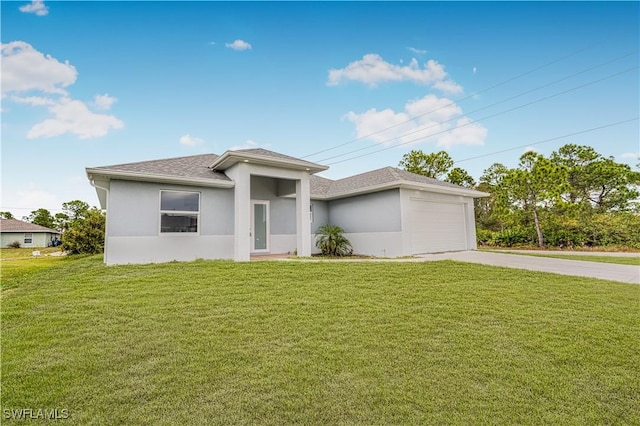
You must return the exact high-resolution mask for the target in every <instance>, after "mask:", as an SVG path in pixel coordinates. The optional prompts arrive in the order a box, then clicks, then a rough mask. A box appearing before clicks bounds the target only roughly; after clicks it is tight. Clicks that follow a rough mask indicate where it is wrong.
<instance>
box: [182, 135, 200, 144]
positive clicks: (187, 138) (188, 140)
mask: <svg viewBox="0 0 640 426" xmlns="http://www.w3.org/2000/svg"><path fill="white" fill-rule="evenodd" d="M202 144H204V139H200V138H196V137H195V136H191V135H190V134H189V133H187V134H186V135H184V136H182V137H181V138H180V145H184V146H198V145H202Z"/></svg>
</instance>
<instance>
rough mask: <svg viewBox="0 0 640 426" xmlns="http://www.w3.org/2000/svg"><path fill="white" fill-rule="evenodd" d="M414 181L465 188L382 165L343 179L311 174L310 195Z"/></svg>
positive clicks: (334, 194) (329, 194) (335, 194)
mask: <svg viewBox="0 0 640 426" xmlns="http://www.w3.org/2000/svg"><path fill="white" fill-rule="evenodd" d="M401 182H414V183H418V184H420V183H422V184H429V185H438V186H443V187H448V188H457V189H466V188H462V187H461V186H458V185H454V184H452V183H449V182H443V181H441V180H438V179H433V178H430V177H427V176H422V175H418V174H415V173H411V172H407V171H406V170H400V169H396V168H395V167H383V168H381V169H376V170H372V171H370V172H365V173H361V174H359V175H355V176H349V177H346V178H344V179H339V180H330V179H326V178H322V177H319V176H311V195H312V196H316V197H319V196H323V197H336V196H340V195H343V194H350V193H353V192H358V191H361V190H365V189H367V188H373V187H376V186H379V185H385V184H392V183H401Z"/></svg>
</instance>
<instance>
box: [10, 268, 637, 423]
mask: <svg viewBox="0 0 640 426" xmlns="http://www.w3.org/2000/svg"><path fill="white" fill-rule="evenodd" d="M101 262H102V259H101V257H87V258H82V259H69V260H65V261H61V262H58V263H55V264H53V265H50V267H49V268H47V269H44V270H41V271H39V272H36V273H33V274H29V275H22V276H18V277H17V278H16V279H15V282H14V287H13V288H12V289H11V291H10V292H4V293H3V298H2V382H3V383H2V408H3V409H19V408H33V409H38V408H41V409H53V408H58V409H60V410H61V409H67V410H69V411H68V412H69V415H70V418H69V419H67V420H65V421H64V423H65V424H78V425H87V424H126V425H148V424H154V425H163V424H166V425H185V424H189V425H197V424H203V425H204V424H273V425H276V424H277V425H280V424H305V425H306V424H367V425H370V424H505V423H507V424H563V425H564V424H639V423H640V410H638V406H639V405H638V404H639V391H640V353H639V351H638V342H639V341H640V327H638V324H640V286H636V285H629V284H622V283H615V282H607V281H598V280H589V279H583V278H574V277H564V276H558V275H551V274H543V273H533V272H528V271H518V270H512V269H502V268H493V267H487V266H481V265H471V264H463V263H455V262H435V263H432V262H426V263H375V262H358V263H356V262H335V263H331V262H323V263H313V262H268V261H267V262H252V263H233V262H205V261H199V262H193V263H170V264H162V265H146V266H118V267H105V266H103V265H102V263H101ZM5 422H7V423H10V422H11V421H7V420H5Z"/></svg>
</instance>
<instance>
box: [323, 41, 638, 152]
mask: <svg viewBox="0 0 640 426" xmlns="http://www.w3.org/2000/svg"><path fill="white" fill-rule="evenodd" d="M634 53H637V50H635V51H633V52H630V53H627V54H625V55H623V56H620V57H617V58H614V59H611V60H609V61H606V62H603V63H600V64H598V65H595V66H593V67H589V68H586V69H584V70H582V71H579V72H577V73H574V74H571V75H569V76H566V77H563V78H561V79H558V80H555V81H552V82H550V83H547V84H544V85H542V86H538V87H536V88H534V89H531V90H527V91H524V92H521V93H519V94H517V95H514V96H511V97H508V98H505V99H502V100H500V101H498V102H495V103H493V104H490V105H487V106H484V107H482V108H478V109H476V110H473V111H470V112H467V113H466V114H464V115H465V116H467V115H469V114H473V113H476V112H479V111H483V110H485V109H488V108H491V107H494V106H496V105H499V104H501V103H504V102H507V101H510V100H513V99H516V98H519V97H521V96H524V95H527V94H529V93H533V92H535V91H538V90H541V89H544V88H546V87H549V86H552V85H554V84H556V83H559V82H561V81H565V80H568V79H570V78H573V77H576V76H578V75H580V74H584V73H586V72H589V71H592V70H594V69H596V68H600V67H603V66H605V65H608V64H610V63H613V62H616V61H619V60H620V59H624V58H626V57H627V56H630V55H632V54H634ZM418 117H420V116H416V118H418ZM490 117H492V116H490ZM486 118H488V117H483V118H482V119H486ZM459 119H460V117H453V118H451V119H449V120H445V121H441V122H439V123H435V124H432V125H430V126H426V127H421V128H419V129H417V130H414V131H411V132H409V133H404V134H402V135H400V136H395V137H393V138H390V139H386V140H383V141H378V142H376V143H375V144H374V145H369V146H365V147H362V148H358V149H355V150H352V151H349V152H346V153H343V154H336V155H334V156H332V157H327V158H323V159H321V160H318V162H323V161H328V160H333V159H335V158H340V157H343V156H345V155H349V154H353V153H356V152H360V151H364V150H367V149H371V148H372V147H374V146H375V145H382V144H385V143H388V142H391V141H394V140H397V139H400V138H403V137H406V136H409V135H413V134H415V133H419V132H422V131H424V130H427V129H431V128H433V127H438V126H440V125H442V124H445V123H449V122H451V121H455V120H459ZM476 121H477V120H476ZM406 123H407V122H405V124H406ZM450 130H452V129H447V130H444V131H442V132H439V133H435V134H433V135H430V136H434V135H436V134H440V133H446V132H448V131H450Z"/></svg>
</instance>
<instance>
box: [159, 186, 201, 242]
mask: <svg viewBox="0 0 640 426" xmlns="http://www.w3.org/2000/svg"><path fill="white" fill-rule="evenodd" d="M199 217H200V193H199V192H186V191H160V233H162V234H168V233H185V232H186V233H194V232H198V221H199Z"/></svg>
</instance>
